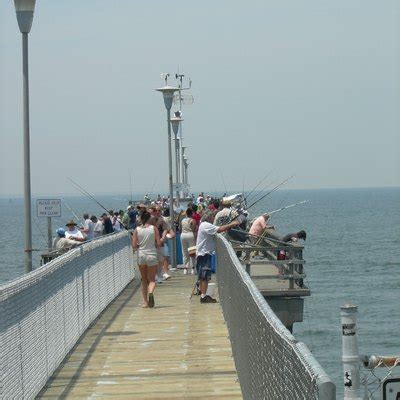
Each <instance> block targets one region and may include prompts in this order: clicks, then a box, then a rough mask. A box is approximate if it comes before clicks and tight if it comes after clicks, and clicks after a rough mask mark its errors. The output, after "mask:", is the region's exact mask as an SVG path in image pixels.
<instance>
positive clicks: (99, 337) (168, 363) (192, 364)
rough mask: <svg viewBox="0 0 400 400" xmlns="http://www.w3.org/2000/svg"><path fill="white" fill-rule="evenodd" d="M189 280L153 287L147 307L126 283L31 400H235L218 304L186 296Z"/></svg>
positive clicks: (230, 360)
mask: <svg viewBox="0 0 400 400" xmlns="http://www.w3.org/2000/svg"><path fill="white" fill-rule="evenodd" d="M194 280H195V277H194V276H191V275H183V274H182V273H181V272H180V271H179V273H174V274H172V278H171V279H170V280H169V281H164V282H163V283H162V284H160V285H157V289H156V291H155V298H156V307H155V308H154V309H144V308H142V307H141V303H142V296H141V292H140V287H139V286H138V285H136V282H132V283H130V284H129V285H128V286H127V287H126V289H125V290H124V291H123V292H122V293H121V295H120V296H118V298H117V299H116V300H114V301H113V302H112V303H111V304H110V306H109V307H108V308H107V309H106V310H105V311H104V312H103V313H102V315H101V316H100V317H99V319H98V320H97V321H96V323H95V324H94V325H93V326H91V327H90V328H89V329H88V330H87V332H86V333H85V334H84V335H83V337H82V338H81V339H80V340H79V342H78V344H77V345H76V346H75V347H74V349H73V350H72V351H71V352H70V354H69V355H68V356H67V357H66V359H65V361H64V362H63V363H62V365H61V366H60V368H58V369H57V371H56V372H55V373H54V374H53V376H52V377H51V378H50V379H49V381H48V383H47V385H46V388H45V389H44V390H43V391H42V392H41V393H40V395H39V396H38V398H39V399H49V398H52V399H53V398H64V397H70V398H74V399H78V398H89V397H90V398H92V397H110V398H111V397H112V398H119V399H124V398H125V399H172V398H206V399H241V398H242V394H241V390H240V385H239V381H238V377H237V374H236V369H235V364H234V361H233V357H232V349H231V344H230V341H229V336H228V330H227V327H226V324H225V322H224V318H223V315H222V309H221V306H220V304H206V305H205V304H200V302H199V297H198V296H193V297H192V299H189V296H190V293H191V290H192V288H193V282H194Z"/></svg>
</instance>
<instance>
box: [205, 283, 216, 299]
mask: <svg viewBox="0 0 400 400" xmlns="http://www.w3.org/2000/svg"><path fill="white" fill-rule="evenodd" d="M214 293H215V283H209V284H208V286H207V292H206V295H207V296H210V297H214Z"/></svg>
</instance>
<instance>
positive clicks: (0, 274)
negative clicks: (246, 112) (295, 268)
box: [0, 188, 400, 398]
mask: <svg viewBox="0 0 400 400" xmlns="http://www.w3.org/2000/svg"><path fill="white" fill-rule="evenodd" d="M260 196H261V194H258V195H256V196H255V198H258V197H260ZM63 200H65V202H66V203H67V204H68V206H69V207H70V208H71V209H72V210H74V212H75V213H76V214H78V215H79V216H81V215H82V213H84V212H88V213H89V214H95V215H100V214H101V213H102V212H103V210H102V209H101V208H100V207H99V206H98V205H97V204H96V203H95V202H93V201H92V200H89V199H87V198H82V197H74V198H72V197H70V198H65V199H63ZM97 200H98V201H99V202H100V203H101V204H103V205H105V206H106V208H108V209H115V210H116V209H118V210H119V209H124V208H125V207H126V205H127V199H126V198H123V196H121V197H113V196H106V197H105V196H99V197H98V198H97ZM302 200H308V203H306V204H304V205H300V206H297V207H293V208H290V209H287V210H285V211H282V212H280V213H277V214H275V215H273V219H272V220H271V222H272V223H274V224H275V226H276V228H277V229H278V231H279V232H280V233H282V234H286V233H289V232H294V231H297V230H300V229H305V230H306V232H307V242H306V247H305V251H304V258H305V260H306V262H307V264H306V273H307V275H308V278H307V284H308V285H309V287H310V288H311V291H312V295H311V297H310V298H308V299H306V301H305V315H304V322H303V323H300V324H295V327H294V333H295V336H296V337H297V338H298V339H299V340H302V341H304V342H305V343H306V344H307V345H308V347H309V348H310V349H311V350H312V351H313V353H314V355H315V356H316V357H317V359H318V361H319V362H320V363H321V365H322V366H323V367H324V369H325V370H326V372H327V373H328V374H329V375H330V376H331V377H332V379H334V381H335V383H336V384H337V388H338V398H340V393H342V366H341V335H340V306H341V305H342V304H344V303H346V302H352V303H354V304H357V305H358V306H359V319H358V321H359V322H358V329H359V347H360V353H366V354H367V353H368V354H380V355H386V354H388V355H389V354H399V353H400V351H399V348H400V346H399V345H400V340H399V335H398V332H399V331H400V306H399V304H400V245H399V242H400V188H379V189H329V190H286V191H285V190H281V191H278V192H275V193H273V194H272V195H270V196H267V197H266V198H265V199H264V200H262V201H261V202H259V203H258V204H257V205H256V206H255V207H254V208H253V209H252V210H251V214H252V215H258V214H261V213H262V212H265V211H271V210H274V209H277V208H280V207H283V206H285V205H288V204H292V203H296V202H299V201H302ZM251 201H252V199H250V203H251ZM65 202H64V203H63V208H62V213H63V215H62V218H61V219H54V221H53V231H54V230H55V229H56V228H57V227H59V226H64V225H65V222H66V221H67V220H69V219H71V218H73V215H72V213H71V212H70V211H69V210H68V208H67V207H66V206H65ZM32 204H33V205H35V204H36V203H35V201H33V203H32ZM22 212H23V201H22V199H1V200H0V218H1V220H2V221H3V228H2V229H1V231H0V254H1V255H0V261H1V262H0V283H4V282H6V281H9V280H11V279H13V278H15V277H17V276H20V275H21V274H23V272H24V266H23V262H24V258H23V252H22V249H23V215H22ZM35 214H36V210H34V215H35ZM46 243H47V220H46V219H38V218H36V217H34V218H33V247H34V248H36V249H45V248H46V246H47V245H46ZM39 258H40V257H39V252H36V253H35V256H34V263H35V265H36V266H37V265H39Z"/></svg>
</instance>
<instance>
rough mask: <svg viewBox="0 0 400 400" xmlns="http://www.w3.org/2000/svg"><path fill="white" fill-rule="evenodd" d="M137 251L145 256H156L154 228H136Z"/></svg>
mask: <svg viewBox="0 0 400 400" xmlns="http://www.w3.org/2000/svg"><path fill="white" fill-rule="evenodd" d="M136 232H137V237H138V247H139V249H138V250H139V251H140V252H142V253H146V254H155V255H156V254H157V248H156V234H155V232H154V226H153V225H150V226H147V227H145V226H138V227H137V228H136Z"/></svg>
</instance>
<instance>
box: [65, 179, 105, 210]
mask: <svg viewBox="0 0 400 400" xmlns="http://www.w3.org/2000/svg"><path fill="white" fill-rule="evenodd" d="M67 179H69V180H70V181H71V182H72V183H73V184H74V185H75V186H76V187H77V188H78V189H79V191H80V192H81V193H83V194H84V195H85V196H86V197H89V199H92V200H93V201H94V202H95V203H96V204H98V205H99V206H100V207H101V208H102V209H103V210H105V211H106V212H107V213H108V210H107V208H105V207H104V206H103V205H102V204H101V203H99V202H98V201H97V200H96V199H95V198H94V197H93V196H92V195H91V194H90V193H89V192H88V191H87V190H86V189H84V188H83V187H82V186H81V185H79V184H78V183H76V182H75V181H73V180H72V179H71V178H67Z"/></svg>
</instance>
